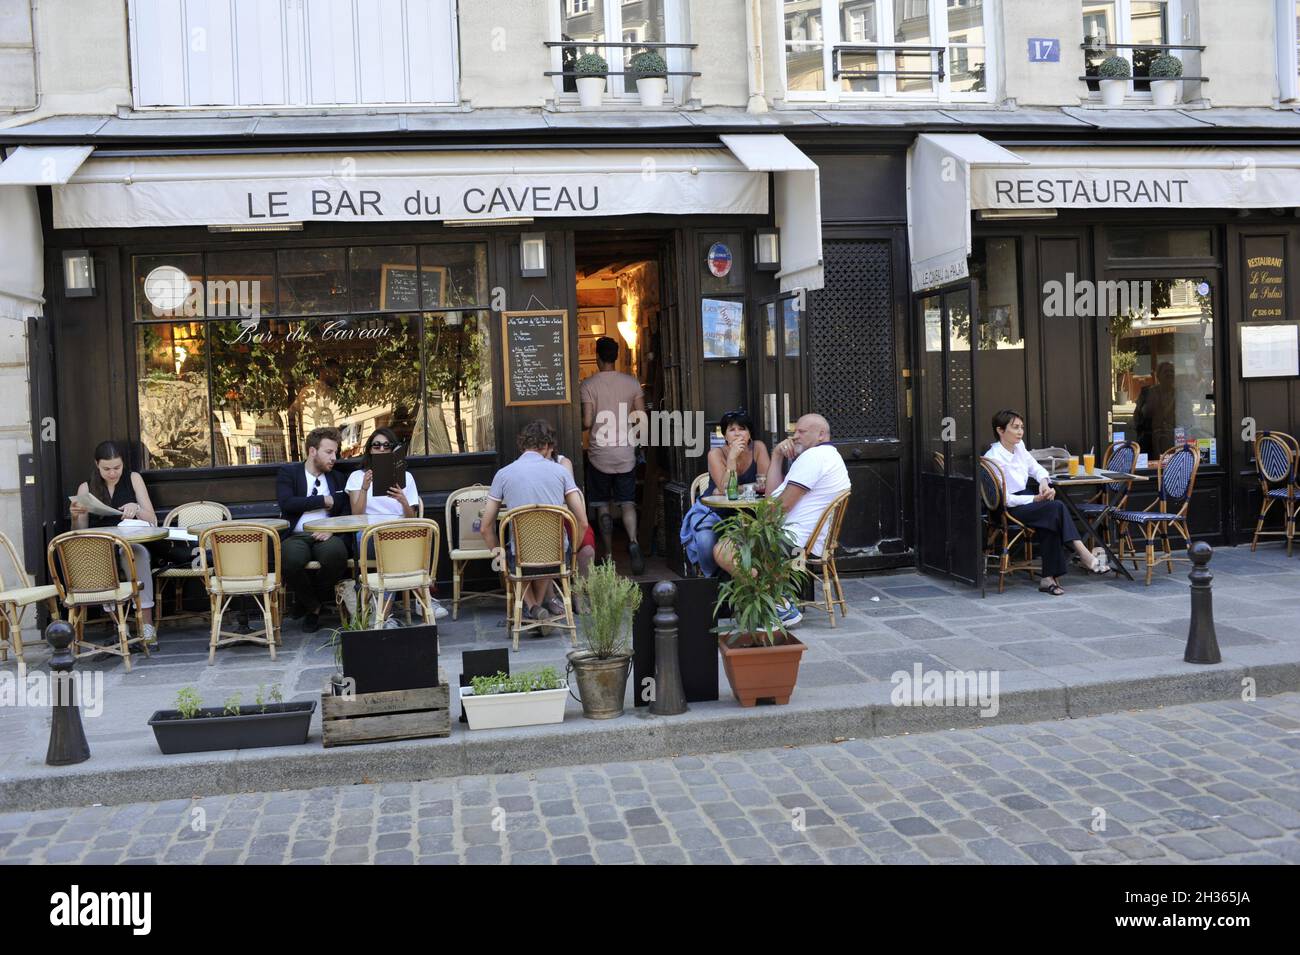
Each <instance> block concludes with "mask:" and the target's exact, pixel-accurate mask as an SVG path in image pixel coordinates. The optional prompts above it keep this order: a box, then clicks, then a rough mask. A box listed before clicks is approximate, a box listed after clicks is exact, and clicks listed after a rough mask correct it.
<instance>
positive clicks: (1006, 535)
mask: <svg viewBox="0 0 1300 955" xmlns="http://www.w3.org/2000/svg"><path fill="white" fill-rule="evenodd" d="M980 501H981V503H983V505H984V523H985V525H986V527H987V537H986V538H985V543H984V548H985V550H986V551H987V552H988V553H987V554H986V556H985V561H986V564H985V567H986V569H987V561H988V560H989V559H990V558H991V559H993V560H994V561H996V562H997V566H998V593H1003V592H1004V591H1005V589H1006V581H1007V575H1008V574H1014V573H1017V572H1019V571H1022V570H1023V571H1026V572H1027V573H1028V574H1029V576H1030V579H1033V576H1034V529H1033V528H1032V527H1026V526H1025V525H1024V524H1022V523H1020V521H1018V520H1016V518H1015V517H1014V516H1013V515H1012V514H1011V511H1010V510H1009V509H1008V508H1007V506H1006V505H1007V489H1006V484H1005V482H1004V481H1003V479H1002V469H1001V468H1000V467H998V466H997V465H996V464H994V463H993V462H992V461H990V460H988V459H987V458H980ZM1017 544H1023V545H1024V549H1025V557H1024V560H1019V561H1014V560H1012V559H1011V553H1012V551H1013V550H1014V549H1015V547H1016V545H1017Z"/></svg>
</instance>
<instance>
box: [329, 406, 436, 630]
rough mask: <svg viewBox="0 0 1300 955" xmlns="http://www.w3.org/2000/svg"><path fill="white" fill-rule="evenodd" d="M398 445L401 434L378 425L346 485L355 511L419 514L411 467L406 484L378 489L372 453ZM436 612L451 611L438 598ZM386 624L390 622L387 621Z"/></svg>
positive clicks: (392, 448) (383, 452) (390, 515)
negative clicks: (375, 483)
mask: <svg viewBox="0 0 1300 955" xmlns="http://www.w3.org/2000/svg"><path fill="white" fill-rule="evenodd" d="M397 447H398V440H397V435H396V433H394V431H393V429H392V428H376V429H375V430H374V433H373V434H371V435H370V440H368V441H367V442H366V446H365V451H364V453H363V455H362V457H361V467H359V468H357V470H355V471H353V472H352V473H351V474H349V475H348V483H347V485H346V486H345V488H344V490H346V491H347V493H348V501H349V503H351V505H352V513H353V514H379V515H383V516H385V517H395V518H402V517H415V516H416V515H417V514H419V507H420V492H419V491H418V490H416V487H415V478H413V477H412V476H411V472H410V469H409V468H408V469H407V471H406V482H405V486H401V487H399V486H398V485H393V486H392V487H390V488H387V489H380V490H379V491H378V492H377V493H376V489H375V487H374V480H375V472H374V471H373V470H372V469H371V464H372V457H371V456H372V455H373V454H374V453H376V452H378V453H380V454H393V453H395V452H396V450H397ZM361 537H362V535H361V534H357V547H358V549H359V548H360V546H361ZM373 550H374V544H373V541H372V543H371V551H372V553H371V554H370V555H367V556H369V557H373ZM385 596H387V595H385ZM433 613H434V616H435V617H445V616H446V615H447V611H446V609H445V608H444V607H443V606H442V605H441V604H439V603H438V601H436V600H435V601H433ZM389 619H390V620H392V619H394V618H391V617H390V618H389ZM385 624H386V625H387V621H385Z"/></svg>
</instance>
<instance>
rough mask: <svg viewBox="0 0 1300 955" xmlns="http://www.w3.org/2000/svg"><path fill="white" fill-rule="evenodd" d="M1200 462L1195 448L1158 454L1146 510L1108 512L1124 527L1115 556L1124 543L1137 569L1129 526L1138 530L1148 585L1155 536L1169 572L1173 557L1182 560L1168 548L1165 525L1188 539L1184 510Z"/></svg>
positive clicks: (1182, 448) (1152, 564) (1189, 499)
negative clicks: (1153, 490) (1160, 541)
mask: <svg viewBox="0 0 1300 955" xmlns="http://www.w3.org/2000/svg"><path fill="white" fill-rule="evenodd" d="M1200 466H1201V456H1200V454H1198V453H1197V452H1196V451H1194V450H1192V449H1190V448H1188V447H1185V446H1184V447H1181V448H1170V449H1169V450H1168V451H1166V452H1165V453H1164V454H1162V455H1160V461H1159V462H1158V463H1157V464H1156V499H1155V501H1153V502H1152V503H1151V504H1150V505H1149V506H1148V507H1147V508H1146V510H1142V511H1131V510H1118V511H1114V512H1113V513H1112V517H1113V518H1114V519H1115V520H1116V521H1118V522H1119V526H1120V527H1122V528H1123V531H1124V536H1123V537H1121V538H1120V542H1119V545H1120V550H1119V558H1120V560H1123V559H1124V552H1125V549H1126V547H1125V545H1126V544H1127V548H1128V549H1131V550H1132V552H1133V557H1132V560H1133V569H1134V570H1137V567H1138V558H1137V548H1136V547H1134V545H1133V528H1135V527H1136V528H1138V529H1140V530H1141V531H1142V539H1143V542H1144V543H1145V545H1146V561H1147V586H1148V587H1149V586H1151V573H1152V571H1153V570H1154V569H1155V565H1156V563H1157V562H1158V561H1157V557H1156V550H1155V544H1156V538H1157V537H1161V538H1163V539H1164V542H1165V548H1164V551H1163V552H1162V553H1161V554H1160V557H1159V560H1163V561H1164V562H1165V564H1166V565H1167V568H1168V572H1169V573H1171V574H1172V573H1173V572H1174V561H1175V560H1186V558H1183V557H1179V558H1175V557H1174V555H1173V551H1172V550H1170V548H1169V528H1170V527H1173V529H1174V530H1176V531H1178V533H1179V534H1181V535H1182V538H1183V541H1184V542H1185V543H1187V544H1190V543H1191V536H1190V534H1189V533H1188V530H1187V510H1188V507H1189V506H1190V504H1191V500H1192V489H1193V488H1194V487H1195V486H1196V472H1197V471H1198V470H1199V469H1200ZM1170 507H1176V508H1177V510H1173V511H1171V510H1170ZM1152 508H1155V510H1152Z"/></svg>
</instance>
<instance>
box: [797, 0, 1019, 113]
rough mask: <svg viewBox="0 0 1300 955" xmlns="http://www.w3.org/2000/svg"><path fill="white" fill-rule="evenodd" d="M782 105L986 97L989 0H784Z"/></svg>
mask: <svg viewBox="0 0 1300 955" xmlns="http://www.w3.org/2000/svg"><path fill="white" fill-rule="evenodd" d="M780 14H781V37H782V40H783V45H784V53H785V55H784V56H783V57H782V67H783V70H784V75H785V90H786V99H787V100H791V101H798V100H821V101H829V102H836V101H853V100H863V99H873V98H876V99H878V98H881V97H896V98H921V99H938V100H941V101H942V100H954V101H962V100H971V101H979V102H987V101H989V100H990V99H991V95H992V89H993V82H992V73H991V66H992V53H993V48H992V46H993V45H992V38H993V36H994V35H995V34H994V32H993V31H992V30H991V29H990V28H989V27H990V24H989V17H990V10H989V4H988V2H987V0H784V2H783V3H782V4H781V7H780Z"/></svg>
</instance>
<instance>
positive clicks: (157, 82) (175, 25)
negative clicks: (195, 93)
mask: <svg viewBox="0 0 1300 955" xmlns="http://www.w3.org/2000/svg"><path fill="white" fill-rule="evenodd" d="M131 13H132V20H133V23H132V30H131V37H132V45H133V47H134V49H135V85H136V95H137V97H138V102H139V105H141V106H183V105H185V102H186V97H185V50H186V46H187V39H186V36H185V18H184V12H183V9H182V6H181V0H132V2H131Z"/></svg>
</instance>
